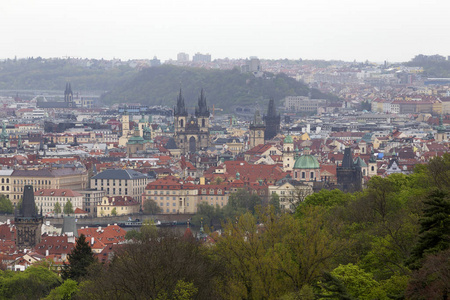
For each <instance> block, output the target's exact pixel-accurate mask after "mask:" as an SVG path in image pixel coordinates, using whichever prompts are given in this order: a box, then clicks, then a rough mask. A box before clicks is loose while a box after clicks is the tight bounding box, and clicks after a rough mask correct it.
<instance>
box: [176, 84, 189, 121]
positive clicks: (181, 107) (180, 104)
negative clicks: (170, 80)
mask: <svg viewBox="0 0 450 300" xmlns="http://www.w3.org/2000/svg"><path fill="white" fill-rule="evenodd" d="M173 114H174V116H187V110H186V106H185V104H184V98H183V96H182V94H181V89H180V93H179V94H178V97H177V105H176V106H175V107H174V109H173Z"/></svg>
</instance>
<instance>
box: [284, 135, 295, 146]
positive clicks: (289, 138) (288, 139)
mask: <svg viewBox="0 0 450 300" xmlns="http://www.w3.org/2000/svg"><path fill="white" fill-rule="evenodd" d="M284 143H285V144H293V143H294V140H293V139H292V136H290V135H287V136H286V137H285V138H284Z"/></svg>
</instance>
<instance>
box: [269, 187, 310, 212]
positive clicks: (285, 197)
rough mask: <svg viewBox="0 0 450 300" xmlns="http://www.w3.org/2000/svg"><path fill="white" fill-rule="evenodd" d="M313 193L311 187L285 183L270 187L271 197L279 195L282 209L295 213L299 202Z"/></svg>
mask: <svg viewBox="0 0 450 300" xmlns="http://www.w3.org/2000/svg"><path fill="white" fill-rule="evenodd" d="M312 193H313V189H312V187H311V186H310V185H307V184H303V183H299V182H294V181H292V182H289V181H285V182H284V183H281V184H279V185H269V196H270V195H273V194H277V195H278V198H279V200H280V208H281V209H282V210H287V211H294V210H295V208H296V207H297V206H298V204H299V202H302V201H304V200H305V198H306V197H307V196H309V195H311V194H312Z"/></svg>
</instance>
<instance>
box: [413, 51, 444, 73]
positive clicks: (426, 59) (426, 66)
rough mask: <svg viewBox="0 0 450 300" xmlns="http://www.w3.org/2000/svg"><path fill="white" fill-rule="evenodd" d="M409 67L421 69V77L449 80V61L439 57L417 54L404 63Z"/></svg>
mask: <svg viewBox="0 0 450 300" xmlns="http://www.w3.org/2000/svg"><path fill="white" fill-rule="evenodd" d="M406 65H407V66H410V67H422V68H423V70H424V73H423V76H425V77H433V78H450V60H446V59H445V57H444V56H441V55H430V56H427V55H422V54H419V55H417V56H416V57H414V58H413V59H412V60H411V61H409V62H407V63H406Z"/></svg>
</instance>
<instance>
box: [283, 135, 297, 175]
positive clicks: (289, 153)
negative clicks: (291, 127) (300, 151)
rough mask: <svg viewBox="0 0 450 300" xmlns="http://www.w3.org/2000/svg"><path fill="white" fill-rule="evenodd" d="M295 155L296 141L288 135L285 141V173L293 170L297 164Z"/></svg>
mask: <svg viewBox="0 0 450 300" xmlns="http://www.w3.org/2000/svg"><path fill="white" fill-rule="evenodd" d="M294 154H295V153H294V139H293V138H292V136H290V135H287V136H286V138H285V139H284V141H283V170H284V171H285V172H290V171H292V170H293V167H294V163H295V158H294Z"/></svg>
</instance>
